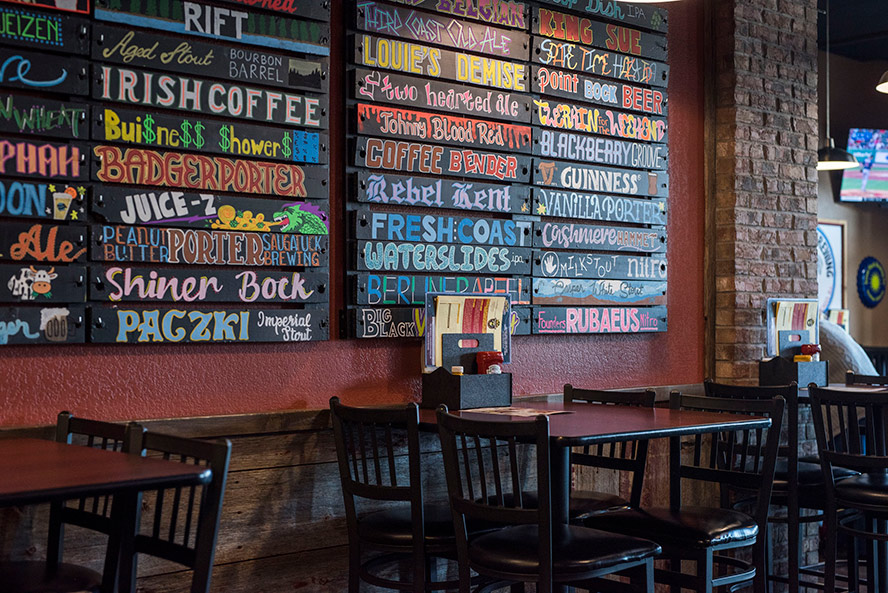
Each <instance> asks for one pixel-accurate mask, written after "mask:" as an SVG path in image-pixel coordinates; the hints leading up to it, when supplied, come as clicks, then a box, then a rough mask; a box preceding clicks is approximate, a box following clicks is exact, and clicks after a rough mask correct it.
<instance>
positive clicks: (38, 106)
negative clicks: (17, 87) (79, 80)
mask: <svg viewBox="0 0 888 593" xmlns="http://www.w3.org/2000/svg"><path fill="white" fill-rule="evenodd" d="M88 118H89V105H86V104H85V103H70V102H67V101H54V100H52V99H44V98H37V97H30V96H26V95H15V94H12V93H2V94H0V133H4V134H9V133H11V134H23V135H32V134H33V135H35V136H51V137H54V138H89V125H88V124H87V119H88Z"/></svg>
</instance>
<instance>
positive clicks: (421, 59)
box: [355, 35, 528, 93]
mask: <svg viewBox="0 0 888 593" xmlns="http://www.w3.org/2000/svg"><path fill="white" fill-rule="evenodd" d="M355 63H357V64H358V65H360V66H369V67H371V68H380V69H382V70H393V71H395V72H403V73H405V74H417V75H419V76H427V77H430V78H444V79H447V80H454V81H457V82H465V83H468V84H475V85H479V86H483V87H488V88H490V87H492V88H497V89H501V90H504V91H517V92H522V93H523V92H527V89H528V81H527V78H528V76H527V74H528V72H527V66H526V65H524V64H519V63H516V62H507V61H505V60H497V59H494V58H488V57H487V56H476V55H472V54H464V53H457V52H453V51H449V50H446V49H440V48H437V47H428V46H425V45H418V44H415V43H410V42H409V41H401V40H400V39H387V38H385V37H374V36H372V35H357V36H356V37H355Z"/></svg>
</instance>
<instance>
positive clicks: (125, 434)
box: [0, 412, 141, 593]
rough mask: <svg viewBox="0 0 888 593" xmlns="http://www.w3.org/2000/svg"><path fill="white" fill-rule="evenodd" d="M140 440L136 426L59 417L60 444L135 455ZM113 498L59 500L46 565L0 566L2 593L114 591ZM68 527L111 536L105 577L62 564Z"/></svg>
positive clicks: (67, 414)
mask: <svg viewBox="0 0 888 593" xmlns="http://www.w3.org/2000/svg"><path fill="white" fill-rule="evenodd" d="M139 439H141V429H140V428H138V427H137V425H129V426H127V425H125V424H114V423H111V422H102V421H99V420H90V419H87V418H77V417H75V416H74V415H72V414H71V413H70V412H60V413H59V415H58V419H57V422H56V431H55V440H56V441H57V442H60V443H68V444H73V445H81V446H85V447H93V448H97V449H107V450H112V451H122V452H124V453H127V452H135V451H137V450H138V441H139ZM111 508H112V497H111V496H110V495H109V496H99V497H89V498H80V499H77V500H70V501H55V502H52V503H51V504H50V506H49V537H48V540H47V545H46V562H39V561H21V562H4V563H0V593H69V592H74V591H77V592H80V591H90V592H93V591H96V592H97V591H98V590H99V589H100V588H101V586H102V583H103V580H104V582H105V584H106V587H105V588H106V589H107V588H108V587H110V586H113V580H114V579H115V578H116V577H117V570H118V557H119V556H118V553H117V552H118V549H119V542H118V541H116V539H115V538H114V537H112V536H111V534H112V533H113V532H114V530H113V529H112V527H113V524H112V520H111ZM65 525H76V526H78V527H81V528H84V529H88V530H91V531H95V532H98V533H102V534H105V535H108V536H109V538H108V543H107V546H106V553H105V565H104V568H103V574H98V573H97V572H95V571H93V570H90V569H88V568H86V567H83V566H78V565H75V564H69V563H65V562H63V558H62V557H63V552H64V540H65Z"/></svg>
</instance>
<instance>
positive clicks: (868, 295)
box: [857, 257, 885, 308]
mask: <svg viewBox="0 0 888 593" xmlns="http://www.w3.org/2000/svg"><path fill="white" fill-rule="evenodd" d="M857 294H858V295H860V302H862V303H863V304H864V306H866V307H870V308H872V307H875V306H876V305H878V304H879V303H881V302H882V297H884V296H885V268H883V267H882V264H881V263H879V260H877V259H876V258H874V257H865V258H864V259H863V261H862V262H860V267H859V268H857Z"/></svg>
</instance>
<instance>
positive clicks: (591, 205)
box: [533, 187, 667, 225]
mask: <svg viewBox="0 0 888 593" xmlns="http://www.w3.org/2000/svg"><path fill="white" fill-rule="evenodd" d="M533 195H534V204H535V205H534V211H533V213H534V214H536V215H537V216H555V217H557V218H580V219H583V220H603V221H607V222H628V223H633V224H652V225H665V224H666V204H667V200H666V198H653V199H646V198H627V197H625V196H609V195H605V194H585V193H582V192H575V191H569V190H561V189H542V188H539V187H538V188H534V190H533Z"/></svg>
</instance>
